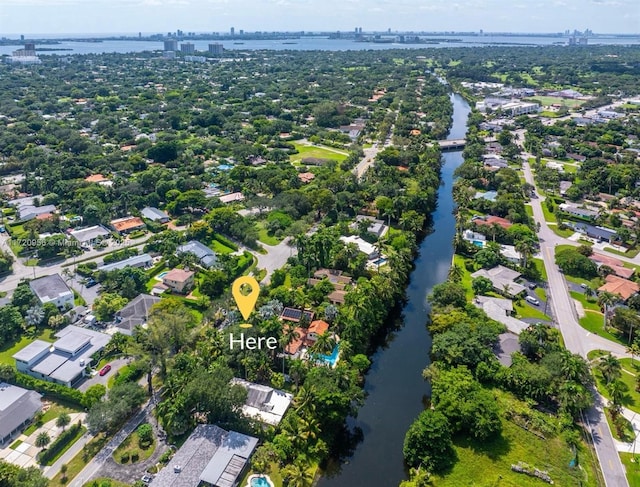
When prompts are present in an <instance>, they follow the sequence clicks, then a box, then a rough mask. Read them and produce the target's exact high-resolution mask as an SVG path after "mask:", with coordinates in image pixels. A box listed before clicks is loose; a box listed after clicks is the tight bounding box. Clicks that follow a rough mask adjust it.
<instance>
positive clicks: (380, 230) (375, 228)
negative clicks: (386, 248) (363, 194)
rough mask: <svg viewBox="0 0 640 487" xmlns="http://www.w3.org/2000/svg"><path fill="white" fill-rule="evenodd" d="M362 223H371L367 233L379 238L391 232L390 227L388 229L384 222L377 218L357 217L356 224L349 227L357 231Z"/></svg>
mask: <svg viewBox="0 0 640 487" xmlns="http://www.w3.org/2000/svg"><path fill="white" fill-rule="evenodd" d="M362 221H368V222H369V226H368V227H367V232H369V233H372V234H373V235H375V236H376V237H378V238H380V237H383V236H384V235H385V234H386V233H387V231H388V230H389V227H387V226H386V225H385V224H384V222H383V221H382V220H378V219H377V218H374V217H372V216H367V215H357V216H356V221H355V223H352V224H351V225H349V228H351V229H352V230H357V229H358V224H359V223H360V222H362Z"/></svg>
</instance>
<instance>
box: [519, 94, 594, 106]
mask: <svg viewBox="0 0 640 487" xmlns="http://www.w3.org/2000/svg"><path fill="white" fill-rule="evenodd" d="M528 100H532V101H537V102H538V103H540V104H541V105H542V106H551V105H556V104H558V105H563V106H565V107H567V108H575V107H579V106H580V105H582V104H583V103H584V101H582V100H571V99H567V98H560V97H557V96H534V97H531V98H528Z"/></svg>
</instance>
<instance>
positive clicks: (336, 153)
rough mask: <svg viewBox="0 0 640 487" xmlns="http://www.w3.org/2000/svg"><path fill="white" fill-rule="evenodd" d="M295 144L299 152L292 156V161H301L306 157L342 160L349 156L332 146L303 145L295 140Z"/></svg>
mask: <svg viewBox="0 0 640 487" xmlns="http://www.w3.org/2000/svg"><path fill="white" fill-rule="evenodd" d="M293 145H294V147H295V148H296V150H297V151H298V153H297V154H293V155H292V156H291V162H300V161H302V159H304V158H305V157H316V158H318V159H332V160H334V161H338V162H342V161H344V160H345V159H346V158H347V157H348V156H349V154H348V153H347V152H345V151H341V150H339V149H334V148H332V147H325V146H321V145H303V144H300V143H297V142H294V143H293Z"/></svg>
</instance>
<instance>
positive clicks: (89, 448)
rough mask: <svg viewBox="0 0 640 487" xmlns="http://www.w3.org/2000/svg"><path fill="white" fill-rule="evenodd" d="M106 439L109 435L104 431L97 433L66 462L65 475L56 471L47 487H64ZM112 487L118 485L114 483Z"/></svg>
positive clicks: (100, 447)
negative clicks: (106, 435)
mask: <svg viewBox="0 0 640 487" xmlns="http://www.w3.org/2000/svg"><path fill="white" fill-rule="evenodd" d="M108 440H109V437H105V436H104V433H99V434H98V435H97V436H96V437H95V438H94V439H93V440H91V441H90V442H89V443H87V444H86V445H85V447H84V449H83V450H82V451H81V452H80V453H78V454H77V455H76V456H75V457H73V459H72V460H71V461H70V462H69V463H67V473H66V477H63V476H62V473H58V475H56V476H55V477H54V478H53V479H52V480H51V481H49V487H64V486H65V485H66V484H67V483H68V482H69V480H68V479H72V478H74V477H75V476H76V475H78V474H79V473H80V471H81V470H82V469H83V468H84V467H85V465H86V464H87V463H89V461H90V460H91V459H92V458H93V457H94V456H95V455H96V453H98V451H100V450H101V449H102V447H103V446H104V445H105V444H106V443H107V441H108ZM89 484H90V483H89ZM114 487H119V486H115V485H114Z"/></svg>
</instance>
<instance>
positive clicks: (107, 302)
mask: <svg viewBox="0 0 640 487" xmlns="http://www.w3.org/2000/svg"><path fill="white" fill-rule="evenodd" d="M128 301H129V300H128V299H127V298H123V297H122V296H120V295H119V294H116V293H104V294H101V295H100V296H98V297H97V298H96V300H95V301H94V303H93V314H94V315H95V316H96V318H97V319H98V320H99V321H111V320H113V316H114V315H115V313H116V312H117V311H120V310H121V309H122V308H123V307H124V306H125V305H126V304H127V302H128Z"/></svg>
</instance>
